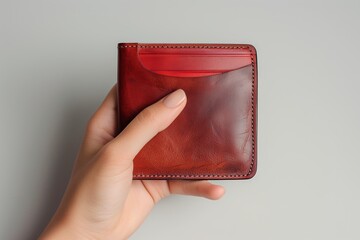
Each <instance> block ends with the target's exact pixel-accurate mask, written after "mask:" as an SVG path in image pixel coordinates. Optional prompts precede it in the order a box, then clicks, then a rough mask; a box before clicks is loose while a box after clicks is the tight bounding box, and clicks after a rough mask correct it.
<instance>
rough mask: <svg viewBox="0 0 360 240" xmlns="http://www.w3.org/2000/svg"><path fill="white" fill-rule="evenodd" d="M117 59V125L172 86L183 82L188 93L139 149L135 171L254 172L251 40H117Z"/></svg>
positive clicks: (225, 175)
mask: <svg viewBox="0 0 360 240" xmlns="http://www.w3.org/2000/svg"><path fill="white" fill-rule="evenodd" d="M221 46H222V47H223V48H221ZM144 56H145V57H144ZM118 67H119V72H118V98H119V100H118V101H119V102H118V106H119V109H118V110H119V131H121V130H122V129H124V127H125V126H126V125H127V124H128V123H129V122H130V121H131V120H132V119H133V118H134V117H135V116H136V115H137V114H138V113H139V112H140V111H141V110H142V109H144V108H145V107H147V106H149V105H150V104H152V103H154V102H156V101H157V100H159V99H160V98H162V97H164V96H165V95H167V94H169V93H170V92H172V91H174V90H176V89H179V88H181V89H183V90H184V91H185V93H186V95H187V104H186V106H185V108H184V110H183V111H182V112H181V113H180V115H179V116H178V117H177V118H176V119H175V120H174V122H173V123H172V124H171V125H170V126H169V127H168V128H167V129H165V130H164V131H162V132H160V133H158V134H157V135H156V136H155V137H154V138H153V139H152V140H150V142H148V143H147V144H146V145H145V146H144V148H143V149H142V150H141V151H140V152H139V153H138V154H137V156H136V157H135V159H134V178H135V179H246V178H251V177H252V176H253V175H254V174H255V172H256V165H257V163H256V150H257V149H256V148H257V146H256V134H257V132H256V125H257V124H256V123H257V121H256V119H257V118H256V115H257V114H256V113H257V71H256V69H257V67H256V52H255V49H254V48H253V47H252V46H250V45H225V46H224V45H218V44H206V45H204V44H182V45H176V44H165V45H164V44H131V43H125V44H119V66H118Z"/></svg>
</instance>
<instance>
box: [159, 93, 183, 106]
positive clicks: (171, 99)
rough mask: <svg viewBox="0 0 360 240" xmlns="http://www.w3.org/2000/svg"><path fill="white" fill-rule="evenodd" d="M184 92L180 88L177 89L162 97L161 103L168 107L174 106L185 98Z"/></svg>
mask: <svg viewBox="0 0 360 240" xmlns="http://www.w3.org/2000/svg"><path fill="white" fill-rule="evenodd" d="M185 97H186V95H185V92H184V90H182V89H178V90H176V91H174V92H172V93H170V94H169V95H167V96H166V97H165V98H164V99H163V103H164V105H165V106H166V107H168V108H176V107H178V106H179V105H180V104H181V103H182V102H183V101H184V100H185Z"/></svg>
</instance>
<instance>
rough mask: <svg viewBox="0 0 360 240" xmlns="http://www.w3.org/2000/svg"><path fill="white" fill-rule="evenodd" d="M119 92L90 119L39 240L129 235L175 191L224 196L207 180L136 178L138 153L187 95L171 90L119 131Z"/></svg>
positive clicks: (180, 107) (177, 111)
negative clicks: (156, 206)
mask: <svg viewBox="0 0 360 240" xmlns="http://www.w3.org/2000/svg"><path fill="white" fill-rule="evenodd" d="M116 94H117V93H116V85H115V86H114V87H113V88H112V89H111V90H110V92H109V93H108V95H107V96H106V98H105V100H104V101H103V102H102V104H101V105H100V107H99V108H98V109H97V111H96V112H95V113H94V114H93V116H92V117H91V119H90V120H89V122H88V124H87V127H86V132H85V136H84V138H83V142H82V145H81V147H80V150H79V152H78V155H77V158H76V161H75V164H74V168H73V172H72V175H71V179H70V181H69V184H68V186H67V189H66V191H65V194H64V196H63V198H62V201H61V203H60V206H59V207H58V209H57V211H56V213H55V214H54V216H53V217H52V219H51V221H50V223H49V224H48V226H47V227H46V228H45V230H44V231H43V233H42V234H41V236H40V238H39V239H41V240H44V239H128V238H129V237H130V236H131V234H132V233H133V232H134V231H135V230H136V229H137V228H138V227H139V226H140V225H141V223H142V222H143V221H144V219H145V218H146V216H147V215H148V214H149V213H150V211H151V209H152V208H153V207H154V205H155V204H156V203H157V202H158V201H160V200H161V199H163V198H165V197H167V196H169V195H170V194H182V195H192V196H198V197H204V198H207V199H211V200H217V199H219V198H221V197H222V196H223V194H224V192H225V190H224V188H223V187H222V186H219V185H215V184H212V183H210V182H208V181H185V180H169V181H166V180H133V179H132V172H133V159H134V158H135V156H136V154H137V153H138V152H139V151H140V150H141V148H142V147H143V146H144V145H145V144H146V143H147V142H148V141H150V140H151V139H152V138H153V137H154V136H155V135H156V134H157V133H159V132H160V131H163V130H164V129H166V128H167V127H168V126H169V125H170V124H171V123H172V122H173V121H174V120H175V119H176V117H177V116H178V115H179V114H180V113H181V111H182V110H183V109H184V107H185V106H186V104H187V98H186V94H185V92H184V91H183V90H181V89H178V90H177V91H174V92H173V93H170V94H169V95H171V96H170V97H167V96H165V97H164V98H162V99H159V100H158V101H157V102H155V103H154V104H152V105H150V106H148V107H147V108H145V109H144V110H143V111H142V112H140V113H139V114H138V115H137V116H136V117H135V118H134V119H133V120H132V121H131V122H130V123H129V124H128V125H127V127H126V128H125V129H124V130H123V131H122V132H121V133H120V134H118V135H116V128H117V125H116V116H117V112H116V111H117V107H116ZM169 95H168V96H169ZM165 98H167V100H164V99H165ZM188 104H191V103H188ZM159 147H161V146H159Z"/></svg>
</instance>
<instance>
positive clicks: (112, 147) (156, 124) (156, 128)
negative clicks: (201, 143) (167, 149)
mask: <svg viewBox="0 0 360 240" xmlns="http://www.w3.org/2000/svg"><path fill="white" fill-rule="evenodd" d="M185 105H186V94H185V92H184V90H182V89H178V90H176V91H174V92H172V93H170V94H169V95H167V96H165V97H163V98H162V99H160V100H158V101H157V102H155V103H154V104H152V105H150V106H148V107H147V108H145V109H143V110H142V111H141V112H140V113H139V114H138V115H137V116H136V117H135V118H134V119H133V120H132V121H131V122H130V123H129V124H128V125H127V126H126V128H125V129H124V130H123V131H122V132H121V133H120V134H119V135H118V136H117V137H116V138H114V139H113V140H112V141H111V142H109V143H108V144H107V145H106V146H105V147H104V151H105V152H108V153H109V154H106V155H107V158H109V159H108V160H107V161H109V160H110V161H111V162H112V163H114V164H111V165H112V167H114V165H116V166H115V169H116V170H115V169H114V168H113V169H112V171H111V172H116V173H115V174H120V173H121V172H122V171H125V170H128V169H129V167H130V166H132V161H133V159H134V158H135V156H136V155H137V154H138V152H139V151H140V150H141V149H142V148H143V147H144V145H145V144H146V143H147V142H149V141H150V140H151V139H152V138H153V137H154V136H155V135H156V134H157V133H159V132H161V131H163V130H164V129H166V128H167V127H168V126H169V125H170V124H171V123H172V122H173V121H174V120H175V118H176V117H177V116H178V115H179V114H180V112H181V111H182V110H183V109H184V107H185ZM159 147H160V146H159Z"/></svg>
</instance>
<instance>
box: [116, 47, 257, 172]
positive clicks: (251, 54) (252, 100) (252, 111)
mask: <svg viewBox="0 0 360 240" xmlns="http://www.w3.org/2000/svg"><path fill="white" fill-rule="evenodd" d="M119 47H120V48H129V47H140V48H221V49H223V48H225V49H226V48H228V49H248V50H249V51H250V56H251V66H252V86H251V89H252V90H251V132H252V139H251V141H252V143H251V144H252V153H251V164H250V167H249V171H248V173H246V174H226V175H221V174H190V175H184V174H183V175H181V174H135V175H134V177H135V178H137V177H140V178H141V177H155V178H157V177H159V178H167V177H178V178H209V177H218V178H234V177H246V176H249V175H250V174H251V173H252V171H253V167H254V162H255V131H254V124H255V123H254V120H255V119H254V114H255V108H254V98H255V63H254V53H253V51H252V49H251V48H250V47H249V46H209V45H133V44H131V45H120V46H119Z"/></svg>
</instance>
